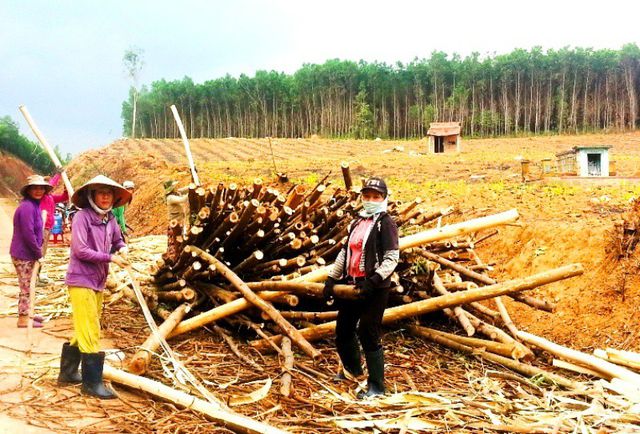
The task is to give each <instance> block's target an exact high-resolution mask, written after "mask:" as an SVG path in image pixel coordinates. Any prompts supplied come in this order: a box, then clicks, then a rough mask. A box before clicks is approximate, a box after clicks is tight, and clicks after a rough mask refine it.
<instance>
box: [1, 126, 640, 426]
mask: <svg viewBox="0 0 640 434" xmlns="http://www.w3.org/2000/svg"><path fill="white" fill-rule="evenodd" d="M272 144H273V146H274V151H275V161H276V170H277V171H279V172H286V173H287V174H288V175H289V178H290V179H291V180H292V182H298V183H302V184H305V185H309V186H311V185H315V183H317V182H318V180H319V179H321V178H322V177H323V176H324V175H326V174H327V173H329V171H332V174H331V176H330V179H331V180H332V181H333V183H334V185H336V186H337V185H341V178H340V170H339V163H340V161H342V160H346V161H349V163H350V164H351V168H352V174H353V176H354V179H358V177H361V176H362V177H366V176H370V175H373V174H375V175H380V176H383V177H385V178H386V179H387V180H388V183H389V185H390V187H391V189H392V191H393V194H394V196H395V197H396V198H397V199H400V200H403V201H409V200H412V199H413V198H415V197H416V196H420V197H422V198H423V199H425V200H426V205H425V208H429V209H430V208H440V207H444V206H449V205H452V206H455V207H456V209H457V210H458V211H457V213H456V214H454V216H453V218H455V219H457V220H460V219H463V218H471V217H477V216H480V215H486V214H489V213H493V212H497V211H503V210H506V209H509V208H517V209H518V210H519V212H520V215H521V219H520V222H519V223H518V224H517V225H514V226H509V227H505V228H502V229H501V230H500V233H499V235H498V236H496V237H493V238H491V241H490V242H487V243H485V244H484V245H481V246H479V248H478V252H479V254H480V255H481V257H482V258H483V259H484V260H485V261H487V262H491V263H493V264H495V269H494V271H493V273H492V274H493V276H494V277H495V278H497V279H507V278H514V277H519V276H525V275H529V274H533V273H535V272H539V271H542V270H546V269H549V268H553V267H558V266H561V265H565V264H568V263H573V262H581V263H582V264H583V265H584V266H585V269H586V270H587V272H586V273H585V275H583V276H581V277H579V278H574V279H569V280H567V281H563V282H559V283H555V284H552V285H548V286H545V287H543V288H540V289H537V290H535V291H534V295H537V296H539V297H541V298H544V299H546V300H548V301H552V302H554V303H555V304H556V306H557V307H556V310H555V312H554V313H546V312H541V311H537V310H534V309H532V308H529V307H528V306H525V305H522V304H518V303H515V302H511V303H509V304H508V307H509V311H510V313H511V316H512V317H513V319H514V322H515V323H516V325H517V326H518V327H520V328H522V329H524V330H527V331H530V332H532V333H535V334H538V335H541V336H544V337H546V338H548V339H551V340H553V341H556V342H558V343H560V344H565V345H568V346H571V347H573V348H576V349H581V350H584V351H587V352H590V351H591V350H592V349H593V348H601V347H605V346H611V347H614V348H620V349H629V350H636V351H638V350H640V339H638V337H639V335H640V326H639V325H638V323H637V318H638V305H639V303H638V302H639V301H640V277H639V274H640V273H638V271H639V264H640V261H638V260H637V258H631V259H629V260H627V261H623V262H619V261H617V260H616V259H614V258H613V257H612V254H611V251H612V248H613V246H612V240H613V239H614V237H613V235H612V233H611V231H612V230H613V229H614V224H615V222H616V221H618V220H619V219H620V218H621V215H622V214H623V213H624V212H625V211H626V210H627V209H628V204H629V200H630V199H632V198H633V197H636V196H638V195H640V184H638V183H636V182H637V180H634V179H626V180H620V181H616V182H613V183H611V184H602V183H598V182H593V181H588V180H580V181H577V180H574V181H572V182H568V181H566V180H560V179H541V178H540V177H539V172H540V168H539V166H538V165H537V164H536V163H538V162H539V161H540V160H541V159H542V158H550V157H552V156H553V155H554V153H555V152H558V151H561V150H565V149H568V148H570V147H572V146H575V145H579V144H612V145H613V146H614V148H613V151H612V153H613V155H614V157H613V158H614V159H615V160H616V162H617V168H618V173H619V174H620V175H622V176H625V177H634V176H638V175H640V133H629V134H611V135H586V136H561V137H535V138H518V139H491V140H473V141H464V142H463V152H462V153H461V154H460V155H437V156H436V155H425V154H423V152H424V150H425V147H426V145H425V142H424V141H415V142H386V141H335V140H324V139H313V140H311V139H308V140H274V141H273V143H272ZM181 146H182V145H181V142H179V141H177V140H173V141H171V140H166V141H143V140H128V141H121V142H116V143H114V144H112V145H111V146H109V147H106V148H103V149H100V150H95V151H89V152H87V153H84V154H82V155H80V156H79V157H78V158H76V159H75V160H74V161H73V162H72V163H71V166H70V167H69V173H70V175H71V176H72V181H73V183H74V184H75V185H79V184H80V183H82V182H84V181H86V180H88V179H89V178H91V177H93V176H95V175H97V174H98V173H103V174H106V175H108V176H111V177H113V178H114V179H116V180H119V181H124V180H125V179H131V180H133V181H134V182H135V183H136V185H137V187H138V190H137V192H136V194H135V197H134V201H133V203H132V205H131V206H130V207H129V209H128V210H127V220H128V222H129V224H130V225H131V226H132V227H133V228H134V235H135V236H142V235H147V234H161V233H163V232H164V228H165V224H166V221H165V218H164V213H165V210H164V206H163V204H162V194H161V184H162V182H163V181H164V180H166V179H178V180H180V181H181V182H182V184H183V185H184V184H186V183H187V182H188V180H189V174H188V171H187V170H186V167H185V165H184V164H182V161H183V160H184V158H183V152H184V150H183V149H182V148H181ZM192 146H193V148H194V154H195V159H196V164H197V167H198V169H199V173H200V177H201V179H203V180H205V181H206V182H207V183H211V184H212V185H216V184H217V183H218V182H226V183H229V182H238V183H243V184H244V183H248V182H251V181H252V180H253V178H255V177H262V178H263V179H264V180H269V179H271V178H272V177H273V173H274V167H273V163H272V160H271V156H270V154H269V151H268V142H267V141H266V140H245V139H233V138H229V139H222V140H194V141H192ZM394 148H396V150H395V151H392V150H393V149H394ZM387 151H389V152H387ZM125 153H126V155H127V158H126V159H123V158H122V156H123V155H125ZM521 158H528V159H530V160H532V161H533V162H534V163H533V168H532V174H531V179H528V180H527V181H526V182H522V179H521V175H520V159H521ZM2 204H3V209H4V211H3V213H4V214H2V212H0V219H1V223H2V224H0V227H2V228H3V229H2V230H1V231H0V241H1V244H0V247H1V248H0V254H1V255H2V256H1V260H0V261H1V264H0V266H1V267H2V268H1V269H0V275H1V276H2V277H1V278H0V292H1V293H0V303H1V304H0V311H1V312H8V311H10V310H11V309H15V307H14V306H15V293H16V291H17V288H16V286H15V278H14V277H13V276H11V274H12V271H13V269H12V266H11V264H10V261H9V259H8V257H7V247H6V246H8V240H9V239H10V235H9V233H8V232H7V228H8V229H9V230H10V226H11V224H10V216H11V213H12V207H13V206H14V205H15V201H12V200H3V202H2ZM59 254H60V255H64V253H63V252H62V250H61V252H60V253H59ZM56 273H57V276H58V277H57V279H54V286H53V287H51V288H50V289H49V291H51V292H50V294H53V295H55V296H56V297H58V296H60V294H61V292H60V291H61V288H62V283H61V279H62V268H57V269H56V270H51V274H52V275H54V276H55V275H56ZM125 318H129V320H127V321H124V319H125ZM0 321H1V323H0V326H3V327H2V330H4V331H2V332H0V356H2V358H1V360H2V362H1V363H2V364H3V365H2V366H0V370H1V372H3V374H0V376H1V378H0V405H2V408H3V412H2V413H3V415H2V416H0V427H2V428H0V429H4V427H5V426H7V427H9V428H8V430H7V431H6V432H36V433H39V432H69V430H72V429H73V430H75V429H79V430H80V431H82V432H105V431H110V430H111V431H117V432H138V431H136V429H137V428H136V426H137V425H135V424H136V423H137V422H135V420H136V418H137V419H140V420H146V421H147V422H146V425H145V427H144V428H142V426H140V428H139V432H172V431H171V430H170V428H171V427H172V426H174V425H175V420H176V419H175V417H178V418H179V420H182V421H183V428H184V430H180V428H179V427H178V426H175V432H186V431H189V430H196V429H198V428H197V427H198V426H199V424H201V423H202V422H203V420H202V418H199V417H197V416H194V415H191V414H185V413H182V412H179V411H178V413H176V411H177V410H176V409H175V407H173V408H172V407H171V406H167V405H166V404H165V405H161V404H158V403H157V402H156V401H151V400H149V399H147V398H141V397H139V395H137V394H126V392H125V395H124V396H125V399H124V400H122V401H120V400H119V401H117V402H114V403H101V402H96V401H95V400H90V399H86V398H84V397H83V396H82V395H80V394H79V393H78V390H77V388H76V389H74V388H65V389H63V390H59V389H58V388H57V387H56V386H55V377H56V375H57V371H56V370H55V368H54V367H55V364H56V363H57V356H58V354H59V348H60V346H61V344H62V342H64V340H65V339H66V338H67V337H68V336H69V334H70V323H69V320H68V317H67V316H66V315H62V316H61V317H60V318H53V319H52V320H51V321H49V322H48V323H47V324H46V326H45V328H44V329H43V330H39V331H34V348H37V351H34V352H33V353H32V356H31V358H27V356H26V353H25V350H26V337H25V335H24V334H20V332H19V331H16V330H17V329H16V328H15V326H14V324H13V322H15V317H14V316H10V317H7V316H6V315H3V316H2V317H1V318H0ZM105 328H106V330H107V333H106V335H107V336H106V337H107V339H105V341H104V342H103V348H109V347H110V346H111V345H116V344H117V345H118V346H119V347H120V348H123V349H126V350H127V351H129V352H131V351H132V349H133V348H135V345H138V344H139V342H141V340H142V339H144V336H145V335H146V331H145V327H144V323H143V320H142V318H141V317H140V315H139V310H136V309H135V307H132V306H131V305H127V306H120V305H119V307H118V308H117V309H116V310H111V311H110V312H107V316H106V319H105ZM25 333H26V332H25ZM207 336H209V335H208V334H204V335H198V336H197V339H193V336H191V335H190V336H188V337H187V339H186V340H185V341H183V342H180V343H179V344H178V345H177V348H178V350H179V351H181V352H183V353H184V354H190V353H191V351H200V352H201V353H202V352H203V351H204V352H205V353H207V354H210V356H211V357H212V359H209V360H207V361H206V362H203V361H197V360H195V361H193V360H192V361H190V362H191V363H193V365H192V366H194V368H196V369H202V372H203V375H204V376H207V375H208V376H207V377H206V378H211V379H212V381H213V383H212V384H213V385H215V386H217V387H218V388H219V390H218V392H219V393H221V394H233V393H235V394H237V395H246V394H247V393H250V392H251V391H252V390H255V389H256V386H255V384H254V383H255V382H256V381H258V379H259V378H262V377H261V376H260V375H259V374H258V373H256V372H252V370H251V369H250V367H246V366H245V367H242V368H240V367H239V366H238V361H237V360H235V359H234V358H233V356H232V355H231V356H229V354H228V353H229V352H228V350H225V349H224V343H221V342H220V340H219V339H213V338H211V337H210V336H209V337H208V338H207ZM398 336H399V335H396V334H395V333H393V334H392V333H390V334H389V335H387V336H386V337H385V345H388V346H389V354H390V356H389V366H391V367H392V369H391V372H392V374H391V375H393V377H392V378H391V379H390V381H391V382H392V383H393V384H394V387H396V388H397V390H398V391H400V392H402V391H410V390H416V388H417V389H418V390H421V391H424V390H427V391H432V390H433V391H440V392H442V391H450V392H451V394H450V395H447V397H448V398H449V399H451V400H452V402H454V401H455V402H459V403H460V405H463V406H469V405H470V403H469V402H468V401H469V399H470V397H471V396H474V397H475V399H476V400H477V401H482V400H483V399H485V398H486V399H487V400H488V402H493V401H492V400H495V399H498V400H499V399H503V398H504V399H507V401H508V400H514V401H513V402H515V400H516V399H517V397H518V396H520V394H521V391H520V390H518V391H516V392H513V391H505V390H506V389H503V388H504V387H506V386H505V384H504V382H503V383H500V384H497V383H495V382H491V381H488V380H486V378H487V370H486V366H483V365H482V364H481V363H477V362H475V361H472V360H471V359H469V358H466V357H464V356H460V355H457V354H454V353H451V352H448V351H442V350H441V349H439V348H438V347H437V346H433V345H428V344H424V343H423V342H421V341H417V340H411V338H410V337H408V336H402V339H396V338H397V337H398ZM321 348H322V349H323V352H324V353H325V354H328V355H330V356H329V358H328V360H327V365H326V366H323V367H322V368H318V367H316V368H317V369H320V370H321V371H322V372H324V373H325V374H326V373H330V371H331V370H332V369H333V368H334V367H335V364H336V361H335V360H334V358H335V354H334V352H333V350H332V349H331V348H330V345H329V347H328V348H324V346H322V347H321ZM427 356H429V358H428V360H427V359H425V357H427ZM218 358H220V359H218ZM332 358H333V359H332ZM262 363H265V366H268V369H269V370H271V371H269V372H274V371H275V372H279V367H278V363H277V360H276V361H275V362H274V361H273V360H272V359H269V358H267V359H265V358H262ZM203 365H204V366H203ZM272 365H273V366H272ZM416 366H420V367H421V369H417V370H416V368H415V367H416ZM423 367H424V368H423ZM418 371H419V372H418ZM153 375H154V376H156V377H160V378H161V377H162V367H161V366H160V365H159V364H157V363H156V364H155V365H154V366H153ZM276 375H278V374H276ZM481 379H485V380H481ZM483 381H485V382H483ZM487 381H488V382H487ZM303 383H304V382H303ZM303 386H304V387H302V388H303V389H304V391H303V392H301V394H300V395H299V396H298V397H296V399H292V400H289V401H277V400H269V399H267V400H263V402H262V403H260V405H257V404H256V405H250V406H248V407H246V408H243V409H242V410H241V412H243V414H247V415H263V414H265V413H266V414H269V416H266V417H265V419H266V420H270V421H272V422H273V423H274V424H275V425H276V426H280V427H290V428H291V429H292V430H293V431H296V432H305V430H304V428H303V427H304V426H313V427H314V429H318V430H319V431H323V430H325V429H326V425H323V424H322V423H323V422H321V421H320V420H314V414H315V413H314V412H317V413H318V414H320V415H321V416H322V418H331V415H332V414H333V413H332V411H331V410H332V409H333V410H335V409H336V408H338V409H339V410H340V411H343V412H347V413H349V412H350V411H353V412H355V413H359V414H362V411H363V410H362V409H359V408H358V407H357V406H356V407H355V408H354V407H353V405H352V404H349V403H347V404H345V405H346V406H345V407H340V406H336V404H335V403H331V402H330V403H329V404H327V401H324V400H322V399H320V398H319V397H318V392H317V390H315V389H317V388H318V386H317V384H315V383H313V382H309V383H308V384H304V385H303ZM461 388H462V389H464V391H462V392H461V391H460V389H461ZM453 389H456V390H455V391H454V390H453ZM118 390H119V391H121V390H122V389H121V388H119V389H118ZM509 390H511V389H509ZM512 392H513V393H515V395H513V396H512V395H510V393H512ZM443 393H445V392H443ZM460 393H463V394H464V393H468V394H469V396H467V397H464V398H461V396H462V395H460ZM50 397H51V398H50ZM497 397H498V398H497ZM505 397H506V398H505ZM49 398H50V399H51V400H53V401H54V402H55V404H54V405H51V406H49V407H47V406H46V402H47V399H49ZM471 401H472V402H473V399H471ZM67 402H69V403H70V405H69V406H67V405H66V403H67ZM305 402H306V404H304V403H305ZM345 402H346V401H345ZM12 403H14V404H12ZM284 403H286V404H287V405H286V406H285V405H284ZM310 403H311V404H310ZM280 405H282V406H284V408H281V409H280V411H284V414H281V413H280V411H276V410H273V409H275V408H277V407H278V406H280ZM310 405H312V406H310ZM327 405H328V406H329V407H326V406H327ZM487 405H489V404H487ZM527 405H529V404H527ZM524 407H526V406H524ZM524 407H523V408H524ZM142 409H144V410H142ZM64 411H69V412H70V413H69V414H71V415H73V416H74V418H64V420H57V421H56V414H58V415H59V414H60V413H59V412H64ZM381 411H383V410H381ZM384 411H386V410H384ZM482 411H485V410H482ZM490 411H491V410H489V412H490ZM494 411H496V410H495V409H494ZM37 412H39V413H38V416H39V417H35V416H36V413H37ZM270 412H273V413H270ZM142 413H144V415H142ZM176 414H178V416H176ZM506 414H508V411H507V413H506ZM43 415H44V416H43ZM129 415H132V416H129ZM501 415H502V413H501ZM45 416H46V417H45ZM458 416H459V415H458ZM112 417H117V418H119V420H120V421H123V422H119V425H118V427H117V428H113V427H110V418H112ZM170 417H173V418H174V419H171V420H172V421H173V422H172V423H174V425H169V426H165V427H163V428H161V424H160V422H158V423H156V424H154V423H155V422H152V421H161V420H166V418H170ZM180 418H183V419H180ZM445 419H446V418H445ZM74 420H75V422H74ZM322 420H324V419H322ZM29 421H31V423H32V424H35V425H37V426H35V427H34V426H33V425H30V424H29ZM125 421H126V422H127V423H124V422H125ZM445 422H446V421H445ZM449 422H450V423H452V424H453V422H452V421H449ZM439 423H444V422H442V420H440V422H439ZM458 423H459V422H458ZM11 424H15V425H11ZM74 424H76V425H74ZM305 424H310V425H305ZM165 425H166V424H165ZM452 426H462V425H455V424H453V425H452ZM14 427H15V429H14ZM151 427H153V428H151ZM438 427H440V429H442V430H448V429H447V428H446V423H445V425H442V426H439V425H433V426H432V428H431V429H432V430H436V429H437V428H438ZM478 427H479V425H478ZM478 427H476V428H470V429H469V431H468V432H478V431H482V428H478ZM156 429H157V431H156ZM22 430H24V431H22ZM29 430H32V431H29ZM454 431H455V430H454ZM0 432H2V431H0ZM207 432H209V431H207ZM211 432H213V431H211ZM507 432H508V430H507Z"/></svg>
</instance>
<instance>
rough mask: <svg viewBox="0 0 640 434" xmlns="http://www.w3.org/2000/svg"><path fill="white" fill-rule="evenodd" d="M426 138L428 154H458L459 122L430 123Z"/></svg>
mask: <svg viewBox="0 0 640 434" xmlns="http://www.w3.org/2000/svg"><path fill="white" fill-rule="evenodd" d="M427 137H428V138H429V153H432V154H440V153H443V152H452V151H455V152H460V122H431V124H429V131H427Z"/></svg>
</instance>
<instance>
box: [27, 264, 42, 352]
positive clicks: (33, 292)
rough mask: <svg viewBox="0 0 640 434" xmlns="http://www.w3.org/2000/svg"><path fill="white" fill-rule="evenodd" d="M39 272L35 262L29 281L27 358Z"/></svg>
mask: <svg viewBox="0 0 640 434" xmlns="http://www.w3.org/2000/svg"><path fill="white" fill-rule="evenodd" d="M39 271H40V261H36V262H35V264H34V265H33V270H32V272H31V279H29V321H27V343H28V345H27V348H28V349H27V356H29V357H31V349H32V347H33V336H32V335H33V317H34V316H35V315H34V312H35V310H36V306H35V304H36V281H37V280H38V272H39Z"/></svg>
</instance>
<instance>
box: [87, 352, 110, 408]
mask: <svg viewBox="0 0 640 434" xmlns="http://www.w3.org/2000/svg"><path fill="white" fill-rule="evenodd" d="M103 367H104V353H103V352H99V353H82V393H86V394H87V395H91V396H96V397H98V398H100V399H114V398H117V395H116V394H115V393H114V391H113V390H111V389H109V388H108V387H106V386H105V385H104V383H103V382H102V369H103Z"/></svg>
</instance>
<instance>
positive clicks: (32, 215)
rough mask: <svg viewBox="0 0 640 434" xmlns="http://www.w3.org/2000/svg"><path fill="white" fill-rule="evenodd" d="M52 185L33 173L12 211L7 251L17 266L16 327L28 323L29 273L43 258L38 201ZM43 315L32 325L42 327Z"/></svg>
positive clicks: (35, 318)
mask: <svg viewBox="0 0 640 434" xmlns="http://www.w3.org/2000/svg"><path fill="white" fill-rule="evenodd" d="M52 188H53V187H52V186H51V185H49V183H48V182H47V181H45V180H44V178H43V177H42V176H40V175H32V176H30V177H29V178H28V179H27V184H26V185H25V186H24V187H22V188H21V189H20V194H22V197H23V200H22V202H20V205H19V206H18V208H17V209H16V212H15V214H14V215H13V237H12V238H11V247H10V248H9V254H10V255H11V261H12V262H13V265H14V267H15V268H16V273H17V275H18V285H19V286H20V295H19V296H18V327H20V328H24V327H28V326H29V307H30V304H29V303H30V299H29V296H30V293H31V276H32V274H33V269H34V267H35V265H36V262H37V261H39V260H40V258H42V243H43V222H42V214H41V213H40V201H41V200H42V198H43V197H44V195H45V194H48V193H49V192H50V191H51V189H52ZM43 321H44V318H42V317H41V316H40V315H34V317H33V324H32V326H33V327H36V328H40V327H42V322H43Z"/></svg>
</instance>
